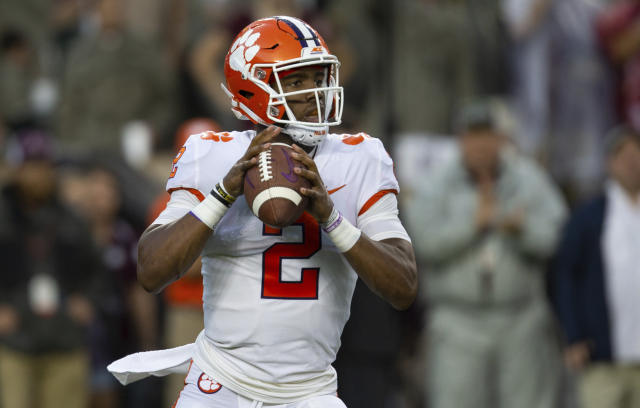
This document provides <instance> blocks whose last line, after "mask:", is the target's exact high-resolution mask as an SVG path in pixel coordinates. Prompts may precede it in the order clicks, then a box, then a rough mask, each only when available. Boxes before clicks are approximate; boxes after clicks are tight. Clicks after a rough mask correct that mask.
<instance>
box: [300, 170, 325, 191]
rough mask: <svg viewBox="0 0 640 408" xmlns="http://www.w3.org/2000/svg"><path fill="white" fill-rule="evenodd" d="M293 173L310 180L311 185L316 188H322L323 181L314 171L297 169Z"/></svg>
mask: <svg viewBox="0 0 640 408" xmlns="http://www.w3.org/2000/svg"><path fill="white" fill-rule="evenodd" d="M293 171H294V172H295V173H296V174H298V175H300V176H302V177H304V178H306V179H307V180H309V181H310V182H311V184H312V185H313V186H314V187H315V186H320V185H322V183H321V180H320V176H318V173H316V172H314V171H312V170H308V169H304V168H302V167H296V168H294V169H293Z"/></svg>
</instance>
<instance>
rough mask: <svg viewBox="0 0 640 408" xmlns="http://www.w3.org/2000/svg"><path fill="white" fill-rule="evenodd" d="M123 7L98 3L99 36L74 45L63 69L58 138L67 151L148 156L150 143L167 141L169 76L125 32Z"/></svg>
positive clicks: (154, 53)
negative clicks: (124, 151) (127, 152)
mask: <svg viewBox="0 0 640 408" xmlns="http://www.w3.org/2000/svg"><path fill="white" fill-rule="evenodd" d="M123 7H124V6H123V0H100V1H98V2H97V12H98V16H99V27H98V29H97V32H95V33H92V34H88V35H86V36H85V37H81V38H80V39H79V40H78V42H77V43H76V44H75V46H74V47H73V50H72V52H71V56H70V57H69V61H68V63H67V64H66V72H65V76H64V79H63V83H62V87H63V94H62V101H61V106H60V113H59V123H58V137H59V139H60V140H61V141H62V142H64V144H65V147H67V148H72V149H76V150H84V151H93V150H106V151H110V152H112V153H116V154H122V149H123V147H129V148H131V147H132V148H133V149H134V150H135V149H136V148H140V151H142V153H144V154H147V153H146V151H147V150H149V144H151V145H152V146H157V145H162V144H166V143H167V142H168V140H166V138H165V137H166V136H167V135H166V131H167V128H168V126H169V124H170V123H171V120H172V119H171V109H172V106H171V103H170V102H171V93H172V87H173V85H172V84H173V78H172V73H171V70H170V68H169V65H168V64H167V62H166V61H164V60H163V59H162V56H161V54H160V53H159V51H158V50H157V49H156V48H155V47H153V46H152V45H151V44H148V43H145V42H143V41H141V40H140V39H139V38H137V37H135V36H134V35H132V34H131V33H130V32H129V31H128V30H127V29H126V27H125V25H124V13H123ZM145 129H149V130H145ZM145 132H146V133H145ZM149 132H151V134H153V135H154V137H155V140H153V141H151V140H149V137H148V134H149ZM125 137H126V139H125ZM130 139H131V140H130ZM123 143H124V144H125V146H123ZM135 151H138V150H135ZM131 156H132V157H133V156H135V155H131ZM127 157H129V156H127ZM132 164H134V165H138V164H140V163H132ZM142 164H144V163H142Z"/></svg>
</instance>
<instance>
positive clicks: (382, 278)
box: [344, 234, 418, 310]
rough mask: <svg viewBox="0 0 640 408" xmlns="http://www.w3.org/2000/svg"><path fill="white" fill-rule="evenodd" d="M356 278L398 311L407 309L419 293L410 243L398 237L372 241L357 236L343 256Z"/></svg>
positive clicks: (363, 235) (361, 235)
mask: <svg viewBox="0 0 640 408" xmlns="http://www.w3.org/2000/svg"><path fill="white" fill-rule="evenodd" d="M344 256H345V257H346V258H347V260H348V261H349V263H350V264H351V266H352V267H353V269H354V270H355V271H356V273H357V274H358V276H360V278H361V279H362V280H363V281H364V282H365V283H366V284H367V286H368V287H369V288H370V289H371V290H372V291H373V292H374V293H376V294H377V295H378V296H380V297H382V298H383V299H385V300H386V301H387V302H389V303H390V304H391V305H392V306H393V307H394V308H396V309H398V310H404V309H407V308H408V307H409V306H411V304H412V303H413V301H414V300H415V298H416V295H417V293H418V272H417V268H416V260H415V255H414V253H413V246H412V245H411V242H409V241H406V240H404V239H400V238H390V239H385V240H382V241H374V240H372V239H370V238H369V237H367V236H366V235H365V234H360V237H359V238H358V240H357V241H356V243H355V245H354V246H353V247H351V249H349V250H348V251H347V252H345V253H344Z"/></svg>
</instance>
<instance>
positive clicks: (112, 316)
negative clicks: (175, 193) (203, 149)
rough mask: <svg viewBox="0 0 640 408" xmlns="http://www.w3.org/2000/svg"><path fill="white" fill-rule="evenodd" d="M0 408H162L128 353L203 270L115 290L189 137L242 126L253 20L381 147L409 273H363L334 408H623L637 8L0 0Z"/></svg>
mask: <svg viewBox="0 0 640 408" xmlns="http://www.w3.org/2000/svg"><path fill="white" fill-rule="evenodd" d="M0 10H1V11H0V264H1V265H2V268H1V270H0V408H22V407H25V408H27V407H38V408H40V407H51V408H57V407H67V408H74V407H78V408H81V407H104V408H116V407H123V408H129V407H139V406H144V407H152V408H153V407H161V406H162V407H168V406H171V405H172V403H173V401H174V400H175V398H176V396H177V393H178V390H179V389H180V388H181V386H182V382H183V378H181V377H179V376H178V377H176V378H174V377H167V378H162V379H158V378H153V379H147V380H144V381H141V382H139V383H136V384H133V385H130V386H127V387H126V388H125V387H121V386H119V384H118V383H117V382H116V381H115V379H114V378H112V377H111V375H110V374H109V373H108V372H107V371H106V370H105V367H106V365H107V364H108V363H109V362H111V361H113V360H114V359H116V358H119V357H121V356H123V355H125V354H128V353H131V352H134V351H139V350H150V349H155V348H160V347H173V346H177V345H181V344H184V343H188V342H191V341H192V340H193V339H194V338H195V336H196V334H197V333H198V332H199V331H200V330H201V329H202V310H201V296H202V287H201V280H200V275H199V265H194V267H193V268H192V270H191V271H190V272H189V273H187V275H185V277H184V278H183V279H181V280H180V281H178V282H176V283H175V284H173V285H171V286H170V287H169V288H167V289H166V290H165V291H164V292H163V293H161V294H160V295H152V294H149V293H146V292H145V291H144V290H143V289H142V288H141V287H140V285H138V284H137V282H136V242H137V238H138V236H139V234H140V233H141V232H142V231H143V230H144V228H145V227H146V226H147V225H148V224H149V223H150V222H151V221H152V220H153V219H154V218H155V216H156V215H157V214H159V212H160V211H162V209H163V208H164V205H165V203H166V202H167V200H168V194H167V193H166V192H165V191H164V185H165V182H166V179H167V177H168V175H169V172H170V170H171V165H172V159H173V157H174V156H175V155H176V153H177V152H178V150H179V148H180V146H182V144H183V142H184V141H185V140H186V137H188V136H189V135H190V134H195V133H198V132H201V131H204V130H243V129H246V128H247V126H250V123H249V122H239V121H237V119H236V118H235V117H234V116H233V115H232V113H231V111H230V109H229V102H228V99H227V96H226V95H225V94H224V93H223V92H222V90H221V88H220V83H221V82H223V81H224V73H223V61H224V57H225V54H226V52H227V50H228V47H229V45H230V43H231V40H232V39H233V37H234V36H235V34H236V33H237V32H239V31H240V29H241V28H243V27H244V26H245V25H247V24H248V23H249V22H251V21H253V20H255V19H257V18H260V17H267V16H273V15H292V16H297V17H300V18H302V19H304V20H305V21H307V22H308V23H309V24H310V25H312V26H313V27H315V28H316V29H317V30H318V31H319V32H320V33H321V34H322V35H323V36H324V38H325V39H326V40H327V43H328V45H329V48H330V50H331V51H332V53H333V54H335V55H337V56H338V57H339V59H340V61H341V63H342V66H341V73H340V80H341V85H342V86H344V88H345V108H344V115H343V124H342V125H341V126H340V127H339V128H336V129H333V131H334V132H337V133H340V132H342V133H352V132H354V133H355V132H360V131H365V132H367V133H369V134H371V135H372V136H374V137H378V138H380V139H382V141H383V142H384V144H385V146H386V148H387V150H388V151H389V153H390V154H391V156H392V157H393V159H394V162H395V163H396V170H397V176H398V178H399V181H400V185H401V188H402V191H401V192H400V196H399V199H400V203H401V207H402V212H401V217H403V218H404V221H405V225H407V226H408V229H409V232H410V235H411V236H412V239H413V244H414V247H415V249H416V252H417V253H416V255H417V258H418V260H419V267H420V269H421V274H420V280H421V285H422V288H421V293H420V295H419V300H418V301H417V302H416V304H415V305H414V306H413V307H412V308H411V309H410V310H409V311H407V312H402V313H400V312H396V311H393V310H392V309H391V308H390V307H389V306H387V305H386V304H385V303H384V302H383V301H382V300H380V299H379V298H377V297H376V296H375V295H373V294H372V293H371V292H369V291H368V290H367V288H366V287H365V286H364V285H362V283H361V282H359V283H358V285H357V287H356V292H355V297H354V301H353V305H352V314H351V319H350V321H349V323H348V324H347V327H346V328H345V331H344V333H343V337H342V349H341V351H340V353H339V355H338V359H337V361H336V363H335V366H336V369H337V371H338V375H339V395H340V397H341V398H342V399H343V400H344V401H345V402H346V404H347V406H349V407H351V408H358V407H386V408H392V407H393V408H396V407H397V408H422V407H428V408H440V407H445V408H446V407H452V408H465V407H506V408H520V407H522V408H527V407H532V408H533V407H536V408H538V407H539V408H545V407H549V408H564V407H568V408H581V407H582V408H591V407H594V408H601V407H627V408H632V407H640V340H639V339H640V318H638V315H637V313H634V311H635V310H638V308H640V303H639V301H638V299H640V296H637V294H638V293H640V261H638V259H640V257H639V256H638V254H640V136H639V135H640V1H638V0H399V1H393V2H391V1H386V0H350V1H344V0H342V1H341V0H163V1H154V0H2V2H1V4H0Z"/></svg>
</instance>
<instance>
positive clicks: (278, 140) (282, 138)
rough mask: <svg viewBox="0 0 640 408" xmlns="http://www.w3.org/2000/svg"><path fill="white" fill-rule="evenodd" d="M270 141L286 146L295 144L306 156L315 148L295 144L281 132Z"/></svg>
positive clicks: (258, 130) (258, 131)
mask: <svg viewBox="0 0 640 408" xmlns="http://www.w3.org/2000/svg"><path fill="white" fill-rule="evenodd" d="M261 130H262V128H259V129H256V133H260V131H261ZM271 141H272V142H276V143H286V144H288V145H293V144H297V145H298V146H300V147H301V148H302V150H304V151H305V152H307V154H311V152H313V151H314V149H315V147H316V146H307V145H304V144H302V143H296V142H294V141H293V139H292V138H291V136H289V135H287V134H286V133H282V132H280V133H279V134H278V135H276V136H275V137H274V138H273V139H272V140H271Z"/></svg>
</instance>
